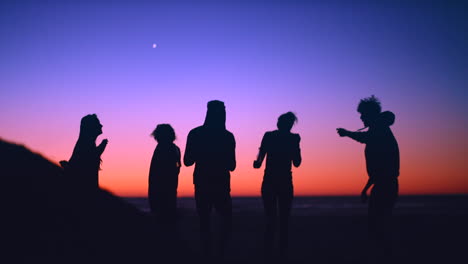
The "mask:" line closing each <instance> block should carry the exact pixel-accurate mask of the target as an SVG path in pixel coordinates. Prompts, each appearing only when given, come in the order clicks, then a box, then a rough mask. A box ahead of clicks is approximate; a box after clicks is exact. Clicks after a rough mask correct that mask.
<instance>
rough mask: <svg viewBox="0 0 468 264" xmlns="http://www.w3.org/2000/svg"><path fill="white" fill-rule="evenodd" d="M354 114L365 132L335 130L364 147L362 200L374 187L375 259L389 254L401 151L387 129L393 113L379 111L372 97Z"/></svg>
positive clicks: (371, 207) (371, 224)
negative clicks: (365, 174) (366, 176)
mask: <svg viewBox="0 0 468 264" xmlns="http://www.w3.org/2000/svg"><path fill="white" fill-rule="evenodd" d="M357 111H358V112H359V113H360V114H361V120H362V122H363V123H364V126H365V127H368V128H369V129H368V131H366V132H351V131H348V130H346V129H343V128H338V129H337V132H338V134H339V135H340V136H341V137H350V138H352V139H354V140H356V141H358V142H361V143H364V144H366V148H365V157H366V166H367V173H368V175H369V180H368V181H367V183H366V185H365V186H364V189H363V190H362V194H361V198H362V201H363V202H366V201H367V191H368V189H369V188H370V187H371V186H372V185H373V186H374V187H373V188H372V190H371V193H370V199H369V207H368V210H369V211H368V214H369V234H370V236H371V239H372V240H373V242H374V243H375V245H376V246H377V248H376V249H377V251H376V252H375V253H376V254H377V255H378V256H382V255H384V256H389V255H390V254H391V233H390V232H391V226H390V220H391V215H392V210H393V207H394V205H395V202H396V199H397V197H398V176H399V174H400V172H399V171H400V152H399V149H398V144H397V141H396V139H395V137H394V136H393V133H392V130H391V129H390V126H391V125H393V123H394V121H395V115H394V114H393V113H392V112H389V111H386V112H381V106H380V102H379V100H378V99H377V98H376V97H374V96H372V97H369V98H364V99H362V100H361V101H360V102H359V105H358V109H357Z"/></svg>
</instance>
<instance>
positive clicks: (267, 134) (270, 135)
mask: <svg viewBox="0 0 468 264" xmlns="http://www.w3.org/2000/svg"><path fill="white" fill-rule="evenodd" d="M276 134H278V130H273V131H267V132H265V135H263V136H264V137H273V136H275V135H276Z"/></svg>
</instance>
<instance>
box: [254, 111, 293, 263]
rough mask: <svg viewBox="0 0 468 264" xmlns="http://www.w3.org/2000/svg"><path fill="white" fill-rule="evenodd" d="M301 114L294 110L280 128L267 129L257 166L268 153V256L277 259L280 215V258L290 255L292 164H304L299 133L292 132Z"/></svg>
mask: <svg viewBox="0 0 468 264" xmlns="http://www.w3.org/2000/svg"><path fill="white" fill-rule="evenodd" d="M296 122H297V117H296V115H295V114H294V113H292V112H287V113H285V114H282V115H281V116H280V117H279V118H278V122H277V127H278V129H277V130H274V131H269V132H266V133H265V135H264V136H263V139H262V143H261V145H260V150H259V153H258V156H257V159H256V160H255V161H254V163H253V167H254V168H256V169H258V168H260V167H261V166H262V162H263V160H264V159H265V156H266V166H265V174H264V176H263V182H262V199H263V206H264V209H265V215H266V229H265V237H264V239H265V241H264V242H265V257H266V258H268V259H273V256H272V254H273V252H274V241H275V234H276V233H277V230H276V226H277V221H278V216H279V243H280V251H279V252H280V257H281V258H286V257H287V249H288V222H289V216H290V213H291V205H292V201H293V196H294V192H293V183H292V171H291V168H292V165H294V166H295V167H299V166H300V165H301V161H302V157H301V149H300V146H299V143H300V141H301V138H300V136H299V134H295V133H291V129H292V127H293V125H294V123H296Z"/></svg>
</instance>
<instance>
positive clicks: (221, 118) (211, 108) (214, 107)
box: [204, 100, 226, 129]
mask: <svg viewBox="0 0 468 264" xmlns="http://www.w3.org/2000/svg"><path fill="white" fill-rule="evenodd" d="M204 126H206V127H209V128H214V129H226V108H225V107H224V102H221V101H218V100H213V101H209V102H208V110H207V111H206V118H205V123H204Z"/></svg>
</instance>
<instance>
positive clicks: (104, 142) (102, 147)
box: [97, 139, 109, 156]
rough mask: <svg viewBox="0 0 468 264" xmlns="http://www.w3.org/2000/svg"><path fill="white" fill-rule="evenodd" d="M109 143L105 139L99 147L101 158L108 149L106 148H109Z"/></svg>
mask: <svg viewBox="0 0 468 264" xmlns="http://www.w3.org/2000/svg"><path fill="white" fill-rule="evenodd" d="M108 142H109V141H108V140H107V139H103V140H102V141H101V144H99V146H98V147H97V151H98V154H99V156H101V154H102V153H103V152H104V150H105V149H106V146H107V143H108Z"/></svg>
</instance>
